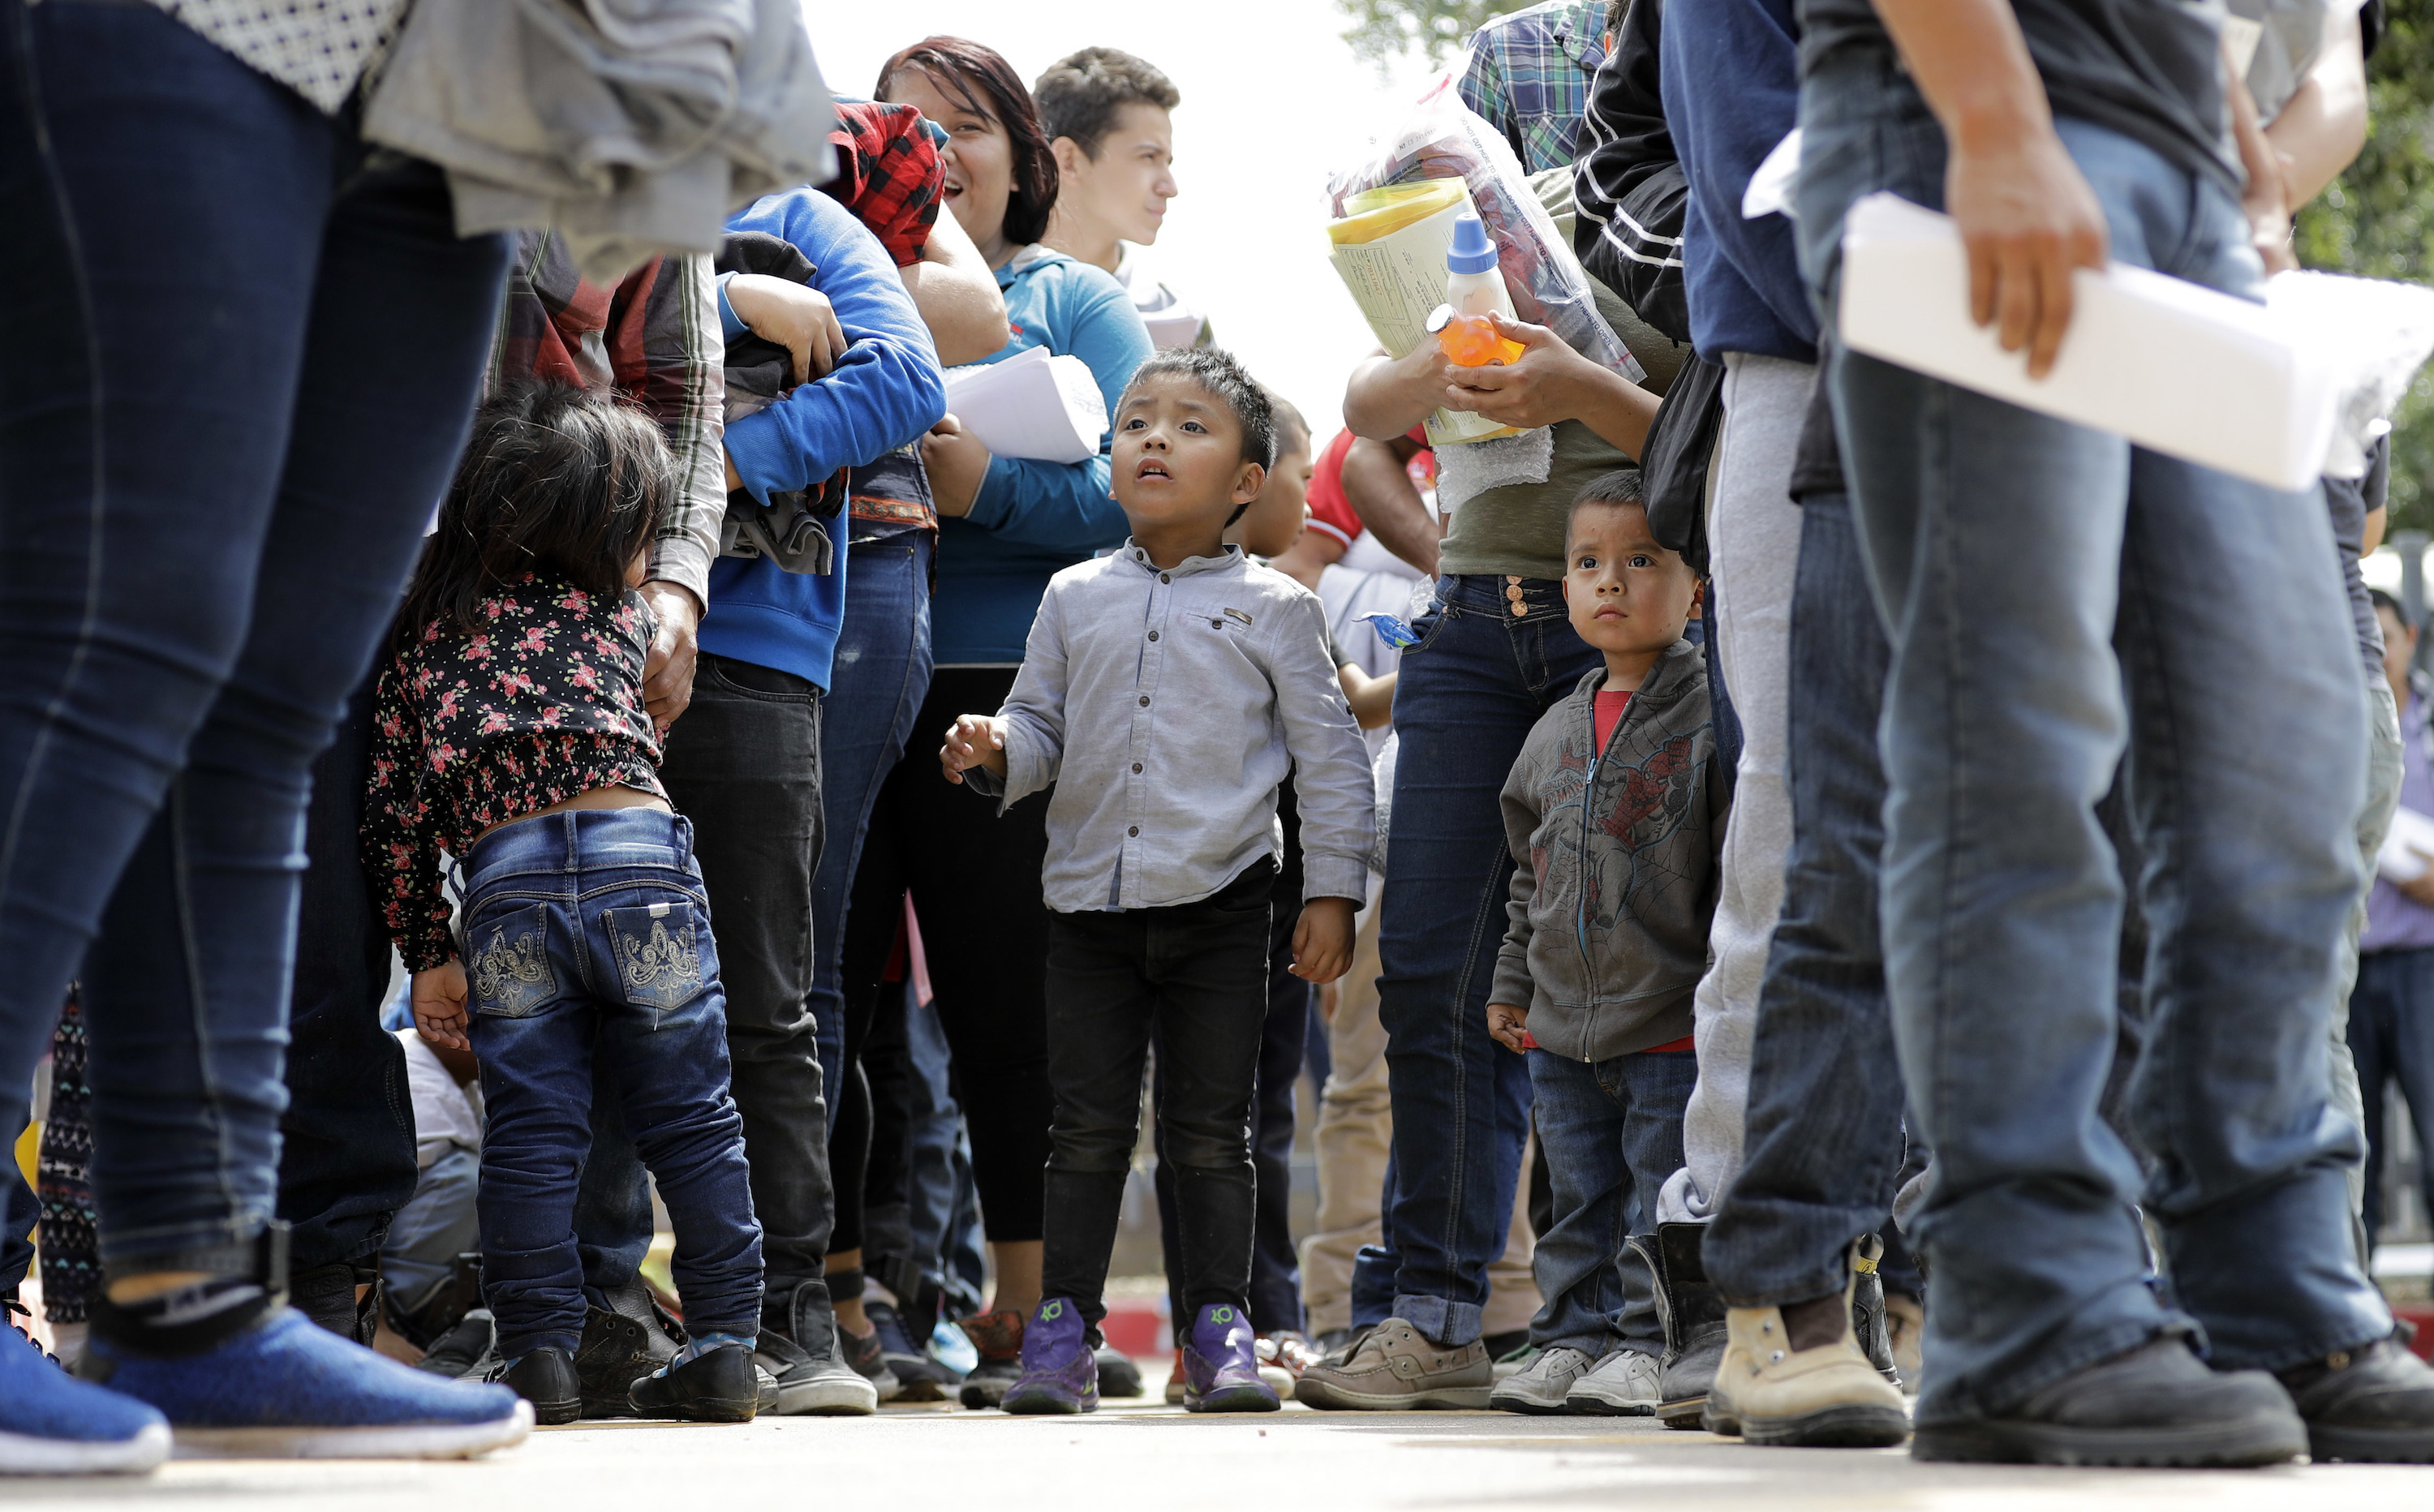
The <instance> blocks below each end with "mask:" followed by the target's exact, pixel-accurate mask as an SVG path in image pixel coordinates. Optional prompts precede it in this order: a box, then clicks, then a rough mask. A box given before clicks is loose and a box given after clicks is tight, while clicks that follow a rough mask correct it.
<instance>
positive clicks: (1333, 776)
mask: <svg viewBox="0 0 2434 1512" xmlns="http://www.w3.org/2000/svg"><path fill="white" fill-rule="evenodd" d="M999 713H1000V715H1001V716H1002V717H1003V719H1004V721H1005V725H1006V730H1005V766H1006V775H1005V778H1004V781H1003V784H1001V783H1000V782H999V781H998V780H997V779H996V778H995V777H994V776H992V775H991V774H990V773H988V772H986V770H982V769H974V770H973V771H970V772H968V773H965V777H966V780H968V781H971V782H972V783H973V786H974V787H975V788H976V789H978V790H980V791H981V792H983V793H992V794H994V793H999V792H1002V793H1003V801H1004V803H1006V804H1011V803H1013V802H1015V801H1016V800H1018V799H1020V798H1022V797H1024V796H1026V795H1028V794H1030V793H1034V792H1037V791H1038V790H1040V789H1042V788H1046V787H1048V786H1049V785H1050V784H1052V783H1053V784H1054V785H1055V789H1056V791H1055V795H1054V797H1052V798H1051V799H1050V800H1049V805H1048V864H1047V867H1046V870H1045V875H1044V878H1043V880H1044V882H1045V884H1046V892H1047V901H1048V906H1049V907H1050V908H1052V909H1055V910H1057V911H1058V912H1060V913H1083V912H1094V911H1100V910H1106V909H1157V908H1166V907H1169V906H1171V905H1174V904H1178V903H1191V902H1196V901H1197V900H1199V899H1201V898H1205V897H1208V895H1209V894H1211V893H1213V892H1218V891H1219V890H1221V889H1223V888H1224V887H1225V886H1226V883H1228V882H1230V881H1232V880H1233V879H1234V878H1235V877H1237V876H1239V875H1242V873H1243V870H1244V869H1245V868H1247V867H1249V866H1251V865H1253V864H1255V863H1256V862H1257V861H1258V860H1259V859H1260V857H1262V856H1268V857H1277V858H1279V859H1281V853H1282V851H1283V848H1284V845H1283V834H1282V828H1281V826H1280V825H1279V824H1277V803H1276V795H1277V784H1279V783H1281V782H1282V781H1283V780H1284V778H1285V773H1286V772H1287V770H1288V769H1290V770H1291V771H1292V772H1293V774H1294V794H1295V796H1296V797H1297V798H1298V800H1299V802H1300V807H1301V848H1302V875H1303V886H1302V895H1303V896H1304V897H1306V898H1354V899H1360V898H1363V897H1365V896H1366V895H1367V893H1368V856H1369V853H1370V850H1371V848H1372V842H1373V840H1374V836H1373V834H1372V826H1373V824H1374V823H1375V821H1374V818H1373V814H1372V810H1373V807H1374V804H1375V800H1376V790H1375V788H1374V786H1373V783H1372V779H1371V776H1370V770H1369V749H1368V747H1367V745H1365V744H1364V743H1363V740H1362V739H1361V730H1360V727H1359V726H1358V725H1357V724H1355V723H1354V722H1353V719H1352V710H1351V708H1350V706H1349V705H1346V702H1345V699H1344V689H1343V687H1342V685H1341V684H1340V683H1339V682H1338V681H1337V679H1336V671H1335V667H1334V665H1333V663H1332V661H1331V660H1330V659H1329V657H1328V653H1327V611H1326V610H1325V608H1323V607H1322V606H1321V605H1320V603H1319V602H1318V596H1317V595H1316V594H1314V593H1312V592H1311V591H1310V590H1309V589H1308V588H1305V587H1303V586H1301V585H1300V584H1298V583H1296V582H1294V580H1293V579H1291V578H1289V577H1287V576H1285V575H1284V574H1283V573H1281V572H1278V571H1276V570H1274V569H1270V568H1265V567H1260V566H1259V565H1257V564H1256V563H1253V562H1252V561H1250V559H1249V558H1247V557H1245V556H1244V555H1243V552H1242V549H1241V548H1240V547H1230V546H1229V547H1227V548H1226V554H1225V555H1223V556H1214V557H1208V556H1195V557H1191V558H1190V559H1188V560H1187V561H1185V562H1184V563H1183V564H1182V565H1181V566H1179V567H1174V568H1172V569H1166V570H1163V571H1161V570H1160V569H1157V567H1154V566H1152V565H1151V563H1150V560H1149V553H1147V552H1143V551H1142V550H1141V549H1140V548H1139V547H1137V546H1135V545H1133V544H1132V543H1131V542H1130V541H1126V542H1125V543H1124V545H1123V549H1122V550H1121V551H1119V552H1115V553H1114V554H1112V555H1109V556H1104V557H1100V558H1098V559H1096V560H1094V561H1089V562H1084V563H1082V564H1081V565H1079V566H1077V567H1069V568H1067V569H1065V570H1064V571H1062V572H1059V573H1057V574H1056V576H1055V577H1054V578H1053V579H1051V580H1050V581H1049V584H1048V593H1047V596H1046V597H1045V598H1043V599H1042V600H1041V601H1040V604H1039V615H1038V618H1037V619H1036V620H1033V621H1032V625H1031V639H1030V642H1029V644H1028V646H1027V647H1026V649H1025V650H1024V652H1023V657H1022V671H1020V672H1019V673H1018V674H1016V677H1015V680H1014V690H1013V691H1012V692H1011V693H1009V694H1008V695H1007V696H1006V702H1005V707H1004V708H1003V709H1001V710H1000V711H999Z"/></svg>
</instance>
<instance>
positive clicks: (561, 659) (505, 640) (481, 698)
mask: <svg viewBox="0 0 2434 1512" xmlns="http://www.w3.org/2000/svg"><path fill="white" fill-rule="evenodd" d="M479 612H480V614H481V616H482V618H483V619H484V620H486V621H487V622H488V625H489V628H488V629H485V630H484V631H483V632H482V633H481V634H479V635H471V636H469V635H467V634H465V633H464V632H463V631H461V630H458V629H456V628H455V627H454V626H453V625H447V624H435V625H432V626H430V627H429V628H427V629H425V630H424V631H423V634H422V637H421V639H420V641H418V642H417V643H416V644H414V645H412V646H410V647H408V648H406V649H405V650H404V651H403V652H401V653H399V654H397V656H395V657H394V658H393V659H392V660H391V661H390V663H389V665H388V666H387V667H386V668H385V669H384V670H383V671H382V672H381V679H380V689H379V691H378V692H377V693H376V694H375V695H374V700H373V704H372V767H371V777H370V780H369V783H368V785H367V787H366V790H365V793H364V820H363V835H362V847H363V858H364V866H365V868H366V870H368V871H369V872H370V873H371V876H372V889H373V893H372V895H373V896H374V897H376V898H377V899H379V901H380V906H381V912H382V916H383V917H384V918H385V919H386V921H387V924H388V932H389V938H391V939H392V940H394V941H396V942H397V948H398V953H399V954H400V955H401V956H403V957H404V959H405V965H406V969H407V970H408V971H426V970H429V969H430V968H432V967H434V966H440V965H445V964H446V963H448V962H449V961H451V960H455V959H456V941H455V938H454V935H453V934H452V933H451V932H450V930H449V927H448V919H449V906H448V898H447V895H446V894H445V893H444V892H441V891H440V886H439V853H440V852H442V851H446V852H447V853H448V854H449V855H451V856H455V857H462V856H463V855H464V854H465V852H466V850H467V848H468V847H470V846H471V844H472V842H473V838H474V837H475V836H477V835H479V834H481V833H482V831H484V830H486V829H489V827H490V826H491V825H493V824H505V823H506V822H507V821H508V820H511V819H520V818H522V817H523V816H524V815H526V814H529V813H533V812H535V811H536V810H539V809H542V808H546V807H549V806H550V805H552V804H556V803H563V802H565V801H566V800H567V799H569V798H573V797H574V796H576V795H577V794H579V793H585V792H589V791H591V790H592V789H594V788H614V787H626V788H637V789H640V790H643V791H644V792H650V793H657V794H659V795H660V797H662V798H664V797H666V796H667V790H665V789H664V788H662V787H660V777H659V772H658V770H657V768H658V765H659V759H660V737H659V731H658V730H657V728H655V727H654V726H653V725H652V723H651V717H650V715H649V714H647V713H645V712H644V711H643V659H644V657H645V655H646V654H648V652H649V650H650V643H651V632H652V621H651V616H650V611H649V610H647V609H645V608H644V607H643V600H642V596H641V595H639V594H635V593H627V594H625V595H623V596H622V597H620V598H618V599H615V600H607V599H602V598H600V597H598V596H596V595H594V594H590V593H586V592H584V591H583V590H582V589H580V588H574V587H570V586H567V585H566V584H564V583H561V582H555V581H552V580H550V579H546V578H540V577H536V576H534V575H532V574H530V573H527V574H525V576H524V578H523V581H522V582H521V583H518V584H516V585H515V586H512V587H510V588H508V589H507V590H506V592H504V593H502V594H500V595H499V596H498V597H496V598H493V599H488V600H485V601H484V602H483V603H482V605H481V609H480V611H479Z"/></svg>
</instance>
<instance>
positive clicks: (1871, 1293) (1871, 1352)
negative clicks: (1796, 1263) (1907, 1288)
mask: <svg viewBox="0 0 2434 1512" xmlns="http://www.w3.org/2000/svg"><path fill="white" fill-rule="evenodd" d="M1884 1255H1885V1242H1884V1241H1883V1240H1882V1239H1879V1238H1877V1236H1876V1235H1875V1234H1873V1233H1863V1234H1861V1235H1860V1237H1859V1238H1857V1239H1854V1240H1853V1241H1851V1269H1852V1271H1853V1272H1854V1274H1853V1276H1852V1278H1851V1280H1852V1285H1851V1332H1852V1333H1853V1334H1855V1335H1856V1336H1857V1337H1858V1339H1859V1343H1860V1353H1862V1354H1865V1355H1866V1356H1867V1357H1868V1363H1869V1364H1870V1365H1873V1366H1875V1367H1876V1368H1877V1374H1878V1375H1880V1376H1883V1377H1884V1378H1885V1379H1886V1380H1887V1381H1889V1382H1891V1383H1893V1384H1894V1385H1901V1384H1902V1378H1901V1371H1899V1370H1898V1369H1895V1368H1894V1335H1893V1330H1892V1329H1891V1328H1890V1327H1889V1326H1887V1324H1886V1322H1885V1279H1884V1278H1883V1277H1882V1276H1879V1275H1878V1274H1877V1261H1879V1260H1882V1259H1883V1258H1884Z"/></svg>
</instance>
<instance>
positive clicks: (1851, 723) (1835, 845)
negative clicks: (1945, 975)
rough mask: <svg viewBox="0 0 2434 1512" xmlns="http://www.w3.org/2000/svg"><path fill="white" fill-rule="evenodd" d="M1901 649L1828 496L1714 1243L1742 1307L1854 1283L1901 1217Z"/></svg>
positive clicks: (1799, 648)
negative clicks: (1862, 1252)
mask: <svg viewBox="0 0 2434 1512" xmlns="http://www.w3.org/2000/svg"><path fill="white" fill-rule="evenodd" d="M1885 661H1886V649H1885V632H1884V623H1883V621H1882V620H1878V619H1877V605H1876V600H1875V599H1874V598H1873V597H1872V596H1871V595H1870V594H1869V591H1868V576H1867V568H1866V566H1865V564H1864V563H1863V562H1862V561H1861V559H1860V542H1859V537H1858V535H1856V534H1855V533H1854V531H1853V527H1852V522H1851V501H1850V500H1849V499H1848V498H1847V497H1845V496H1843V495H1842V494H1823V495H1817V496H1813V497H1811V498H1809V499H1808V500H1807V501H1804V502H1803V504H1802V506H1801V521H1800V563H1799V568H1798V569H1797V571H1796V572H1795V574H1794V576H1793V579H1792V593H1791V657H1790V667H1791V679H1790V690H1789V697H1788V699H1787V701H1786V708H1785V716H1786V736H1787V749H1788V750H1789V751H1790V753H1791V818H1792V847H1791V858H1790V860H1789V861H1788V863H1787V864H1786V865H1785V867H1784V877H1783V910H1782V912H1781V913H1780V914H1779V915H1778V916H1777V918H1776V920H1775V925H1774V943H1773V944H1772V945H1770V947H1769V948H1768V951H1767V960H1766V981H1765V984H1764V985H1763V986H1762V987H1761V988H1760V989H1759V992H1758V1009H1757V1032H1756V1034H1755V1035H1754V1036H1753V1038H1752V1040H1751V1043H1750V1073H1749V1078H1750V1079H1749V1112H1748V1124H1747V1130H1746V1132H1745V1134H1744V1136H1743V1140H1742V1147H1741V1170H1740V1175H1739V1176H1738V1177H1736V1178H1735V1179H1734V1181H1733V1184H1732V1185H1731V1186H1730V1187H1729V1188H1727V1189H1726V1191H1725V1193H1724V1200H1723V1207H1722V1208H1721V1209H1720V1210H1719V1211H1718V1212H1717V1214H1716V1217H1715V1221H1714V1224H1713V1226H1712V1227H1711V1228H1709V1229H1708V1231H1707V1234H1706V1240H1705V1243H1704V1248H1703V1249H1702V1256H1703V1258H1704V1260H1705V1262H1706V1267H1707V1279H1708V1280H1709V1281H1711V1282H1713V1283H1715V1284H1716V1286H1717V1289H1718V1290H1720V1291H1721V1292H1723V1296H1724V1300H1726V1301H1729V1302H1731V1303H1733V1304H1734V1305H1735V1306H1740V1307H1766V1306H1776V1305H1780V1304H1782V1303H1785V1302H1797V1301H1807V1300H1809V1299H1811V1298H1816V1297H1824V1296H1826V1295H1827V1294H1829V1293H1832V1292H1838V1291H1840V1290H1842V1289H1843V1282H1844V1281H1845V1279H1846V1278H1847V1277H1848V1275H1849V1273H1850V1272H1849V1263H1848V1261H1847V1260H1846V1258H1845V1257H1844V1253H1843V1250H1844V1248H1845V1247H1846V1246H1848V1245H1849V1244H1850V1242H1851V1241H1852V1240H1853V1239H1856V1238H1858V1237H1859V1236H1860V1235H1861V1234H1863V1233H1871V1232H1876V1231H1877V1230H1878V1229H1880V1228H1882V1227H1883V1226H1884V1223H1885V1220H1886V1218H1887V1216H1888V1215H1890V1214H1891V1212H1892V1210H1893V1200H1894V1179H1895V1177H1896V1176H1897V1175H1898V1174H1899V1172H1900V1170H1901V1164H1902V1155H1903V1147H1904V1141H1903V1136H1902V1082H1901V1064H1900V1062H1899V1060H1898V1059H1897V1058H1896V1057H1895V1055H1894V1028H1893V1019H1892V1017H1891V1015H1890V1013H1889V1011H1888V1010H1887V1008H1886V1005H1885V962H1884V947H1883V935H1882V933H1881V931H1880V929H1879V926H1878V923H1877V858H1878V856H1879V855H1880V853H1881V852H1882V850H1883V847H1884V807H1885V778H1884V767H1883V764H1882V763H1881V762H1880V761H1879V760H1878V758H1877V717H1878V713H1879V710H1880V709H1881V707H1882V705H1883V702H1884V687H1885Z"/></svg>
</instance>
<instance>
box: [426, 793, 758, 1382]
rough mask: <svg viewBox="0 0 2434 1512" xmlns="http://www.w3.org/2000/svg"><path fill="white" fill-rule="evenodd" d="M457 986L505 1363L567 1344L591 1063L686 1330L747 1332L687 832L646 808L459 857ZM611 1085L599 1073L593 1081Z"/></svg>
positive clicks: (700, 902) (714, 1029)
mask: <svg viewBox="0 0 2434 1512" xmlns="http://www.w3.org/2000/svg"><path fill="white" fill-rule="evenodd" d="M464 880H465V934H464V955H465V976H466V979H467V983H468V989H469V990H468V992H467V994H466V995H467V1007H468V1008H469V1009H470V1010H471V1014H472V1040H473V1052H474V1054H475V1055H477V1056H478V1057H480V1059H481V1062H482V1096H483V1098H484V1099H485V1101H486V1103H487V1105H488V1117H487V1120H486V1123H485V1127H484V1129H483V1133H482V1191H481V1198H480V1199H479V1204H478V1205H479V1207H480V1210H481V1218H482V1277H483V1283H484V1289H485V1290H486V1291H487V1293H488V1294H489V1296H488V1300H489V1304H490V1308H491V1311H492V1312H494V1313H496V1314H497V1315H498V1319H499V1349H500V1352H501V1353H502V1354H504V1355H505V1356H506V1357H507V1358H509V1359H513V1358H516V1357H517V1356H519V1355H522V1354H524V1353H526V1352H528V1351H532V1350H534V1349H538V1348H540V1347H542V1346H545V1345H546V1346H555V1347H557V1348H558V1349H562V1350H564V1351H567V1352H568V1353H570V1354H572V1353H573V1352H574V1349H575V1346H576V1344H577V1343H579V1342H580V1341H581V1339H582V1336H583V1317H584V1308H585V1302H584V1296H583V1267H582V1265H581V1264H580V1262H579V1261H578V1259H577V1258H576V1253H575V1240H574V1195H575V1188H576V1185H577V1183H578V1182H579V1181H580V1180H581V1178H582V1174H583V1162H584V1158H585V1155H586V1153H587V1152H588V1151H589V1150H590V1149H591V1096H592V1085H593V1082H592V1063H593V1058H594V1057H595V1056H596V1057H599V1058H601V1059H603V1060H605V1061H606V1062H608V1063H609V1066H610V1067H611V1068H612V1069H613V1070H614V1072H615V1077H614V1083H615V1084H616V1085H617V1086H619V1087H620V1088H621V1089H622V1090H623V1092H624V1098H623V1103H624V1106H623V1109H622V1112H623V1113H624V1115H625V1123H626V1130H627V1131H628V1132H629V1133H630V1134H631V1135H632V1136H633V1141H634V1145H635V1147H636V1148H638V1149H639V1150H640V1151H641V1152H642V1156H643V1164H645V1165H647V1166H648V1167H650V1171H651V1175H652V1176H653V1177H654V1178H655V1179H656V1180H657V1181H658V1183H659V1189H660V1200H662V1201H663V1202H665V1203H666V1204H667V1209H668V1217H669V1218H670V1220H671V1221H672V1222H673V1223H674V1224H675V1227H676V1235H677V1250H676V1258H675V1262H674V1269H675V1272H676V1283H677V1290H678V1291H679V1292H680V1293H681V1294H682V1295H683V1297H684V1300H685V1322H686V1326H687V1327H688V1328H689V1329H691V1330H692V1331H693V1332H694V1333H704V1332H708V1333H720V1334H757V1333H758V1332H759V1331H760V1327H761V1225H760V1223H759V1222H758V1221H757V1220H756V1219H755V1218H754V1217H753V1215H752V1191H751V1186H750V1183H749V1181H748V1180H747V1178H746V1169H745V1164H744V1121H743V1119H742V1118H740V1117H739V1116H738V1115H737V1113H736V1111H735V1102H734V1099H733V1098H731V1097H730V1096H728V1074H727V1006H726V997H725V994H724V993H723V992H722V991H721V990H720V988H719V983H718V952H717V948H716V946H714V945H713V944H712V943H711V933H710V902H709V898H708V896H707V894H705V893H704V892H703V891H702V885H701V871H700V869H699V868H698V867H696V866H695V865H694V857H693V825H692V824H690V823H689V822H688V821H686V820H684V819H681V818H678V817H677V816H676V815H673V814H668V813H663V812H661V811H660V810H658V809H653V808H621V809H591V810H578V811H574V812H569V813H559V814H548V815H544V816H542V817H540V818H537V819H527V820H523V821H522V822H520V823H517V824H510V825H508V826H506V828H504V829H502V830H499V831H498V832H497V833H495V834H493V835H490V836H489V837H487V838H485V839H484V840H482V841H479V842H478V843H476V844H475V845H474V846H473V847H472V851H471V855H470V856H469V857H468V858H467V859H466V864H465V877H464ZM602 1080H603V1082H604V1083H606V1082H608V1081H609V1079H608V1078H603V1079H602Z"/></svg>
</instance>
